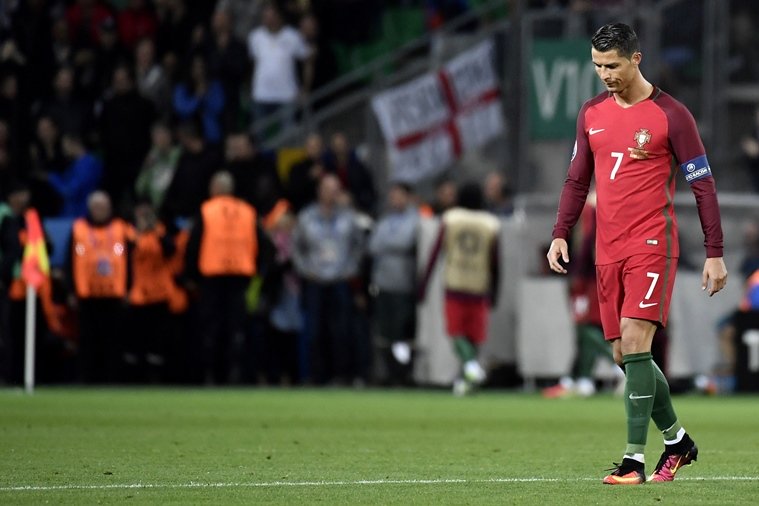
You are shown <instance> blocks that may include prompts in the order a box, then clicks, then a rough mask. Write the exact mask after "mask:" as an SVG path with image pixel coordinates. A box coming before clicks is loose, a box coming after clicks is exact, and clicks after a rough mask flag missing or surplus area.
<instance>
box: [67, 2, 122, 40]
mask: <svg viewBox="0 0 759 506" xmlns="http://www.w3.org/2000/svg"><path fill="white" fill-rule="evenodd" d="M110 17H112V14H111V11H110V10H109V9H108V7H106V6H105V5H104V4H103V3H102V2H101V1H100V0H76V2H75V3H74V4H72V5H70V6H69V7H68V9H66V22H67V23H68V30H69V37H70V38H71V41H72V42H73V43H74V46H76V47H88V48H93V47H95V46H96V45H97V43H98V42H100V33H99V31H98V28H99V27H100V24H101V23H102V22H103V21H105V20H106V19H107V18H110Z"/></svg>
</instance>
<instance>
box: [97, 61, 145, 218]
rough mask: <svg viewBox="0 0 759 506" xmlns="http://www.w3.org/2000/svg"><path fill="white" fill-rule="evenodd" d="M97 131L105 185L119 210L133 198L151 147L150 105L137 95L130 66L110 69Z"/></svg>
mask: <svg viewBox="0 0 759 506" xmlns="http://www.w3.org/2000/svg"><path fill="white" fill-rule="evenodd" d="M108 94H109V96H108V98H106V99H105V101H104V104H103V111H102V113H101V115H100V117H99V118H98V133H99V134H100V141H101V142H100V144H101V147H102V149H103V153H104V162H105V173H104V181H103V183H104V188H105V190H106V191H108V193H109V194H110V195H111V199H112V201H113V203H114V204H115V205H116V206H117V208H118V209H121V208H122V207H123V206H125V205H127V204H129V203H130V202H132V201H133V188H134V182H135V180H136V179H137V174H138V173H139V171H140V167H141V166H142V163H143V161H144V160H145V156H146V155H147V153H148V150H149V149H150V127H151V125H152V123H153V121H154V119H155V110H154V109H153V104H152V103H151V102H150V101H149V100H148V99H146V98H144V97H143V96H142V95H140V94H139V92H138V91H137V89H136V88H135V85H134V79H133V77H132V74H131V70H130V68H129V67H127V66H125V65H122V66H119V67H117V68H116V70H114V72H113V81H112V85H111V88H110V90H109V91H108Z"/></svg>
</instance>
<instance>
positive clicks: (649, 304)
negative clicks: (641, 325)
mask: <svg viewBox="0 0 759 506" xmlns="http://www.w3.org/2000/svg"><path fill="white" fill-rule="evenodd" d="M657 304H658V302H649V303H648V304H644V303H643V301H640V304H638V307H639V308H641V309H646V308H647V307H651V306H655V305H657Z"/></svg>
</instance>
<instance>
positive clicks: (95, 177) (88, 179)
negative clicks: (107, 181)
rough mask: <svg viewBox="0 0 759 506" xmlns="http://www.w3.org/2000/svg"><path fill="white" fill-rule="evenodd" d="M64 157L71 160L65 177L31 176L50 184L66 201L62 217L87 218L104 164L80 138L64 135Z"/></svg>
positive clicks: (49, 174) (35, 174)
mask: <svg viewBox="0 0 759 506" xmlns="http://www.w3.org/2000/svg"><path fill="white" fill-rule="evenodd" d="M63 154H64V156H66V157H67V158H68V159H70V160H71V162H70V164H69V166H68V168H67V169H66V170H65V171H64V172H63V173H62V174H56V173H44V172H36V173H34V174H32V176H33V177H34V178H36V179H38V180H40V181H47V182H49V183H50V185H51V186H52V187H53V189H54V190H55V191H56V192H57V193H58V195H59V196H60V198H61V199H62V200H63V205H62V209H61V212H60V216H61V217H65V218H78V217H80V216H84V215H85V214H87V197H88V195H90V194H91V193H92V192H93V191H95V190H96V189H97V188H98V186H99V184H100V179H101V177H102V174H103V164H102V163H101V162H100V160H98V159H97V158H96V157H95V156H94V155H93V154H91V153H90V152H89V151H88V150H87V148H86V146H85V145H84V140H83V139H82V137H81V136H79V135H77V134H74V133H66V134H64V135H63Z"/></svg>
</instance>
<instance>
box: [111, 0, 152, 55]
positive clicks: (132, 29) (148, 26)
mask: <svg viewBox="0 0 759 506" xmlns="http://www.w3.org/2000/svg"><path fill="white" fill-rule="evenodd" d="M157 25H158V22H157V20H156V17H155V13H154V12H153V10H152V9H151V8H150V6H149V5H148V3H147V2H146V0H129V2H128V3H127V6H126V8H125V9H124V10H122V11H121V12H120V13H119V15H118V27H119V38H120V39H121V43H122V44H124V46H125V47H126V48H127V49H129V50H133V49H134V47H135V46H136V45H137V43H138V42H139V41H140V40H141V39H145V38H148V39H152V38H153V36H154V35H155V32H156V27H157Z"/></svg>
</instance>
